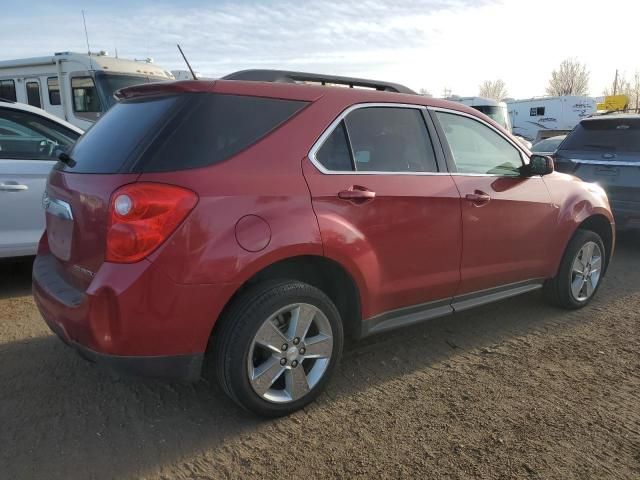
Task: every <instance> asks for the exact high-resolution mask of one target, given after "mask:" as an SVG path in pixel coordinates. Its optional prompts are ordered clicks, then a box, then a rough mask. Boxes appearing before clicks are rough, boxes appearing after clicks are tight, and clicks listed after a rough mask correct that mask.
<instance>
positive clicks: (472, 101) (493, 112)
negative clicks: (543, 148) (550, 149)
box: [446, 95, 531, 149]
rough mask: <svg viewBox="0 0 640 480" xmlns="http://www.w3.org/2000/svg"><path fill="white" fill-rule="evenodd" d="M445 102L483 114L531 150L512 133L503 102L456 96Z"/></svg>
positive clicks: (528, 144)
mask: <svg viewBox="0 0 640 480" xmlns="http://www.w3.org/2000/svg"><path fill="white" fill-rule="evenodd" d="M446 100H450V101H452V102H458V103H462V104H464V105H467V106H469V107H471V108H474V109H476V110H478V111H480V112H482V113H484V114H485V115H486V116H487V117H489V118H491V119H492V120H493V121H494V122H496V123H497V124H499V125H501V126H502V127H504V129H505V130H507V131H508V132H510V133H513V135H514V136H515V137H516V139H517V140H518V141H519V142H520V143H521V144H522V145H524V146H525V147H526V148H528V149H531V142H530V141H528V140H527V139H525V138H523V137H522V136H520V135H518V134H516V133H515V132H514V131H513V126H512V125H511V120H510V118H509V113H508V110H507V104H506V103H505V102H499V101H497V100H493V99H492V98H485V97H459V96H457V95H454V96H452V97H447V98H446Z"/></svg>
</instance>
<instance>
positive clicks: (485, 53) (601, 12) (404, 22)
mask: <svg viewBox="0 0 640 480" xmlns="http://www.w3.org/2000/svg"><path fill="white" fill-rule="evenodd" d="M14 5H16V4H13V5H12V8H11V9H9V10H7V9H4V11H3V13H2V16H1V17H0V45H2V49H0V60H8V59H15V58H25V57H31V56H44V55H50V54H52V53H53V52H56V51H78V52H85V51H86V50H87V46H86V41H85V36H84V29H83V26H82V14H81V10H84V11H85V14H86V19H87V28H88V32H89V41H90V46H91V50H92V51H99V50H107V51H108V52H109V53H110V54H113V53H114V52H115V49H116V48H117V51H118V55H119V56H120V57H124V58H138V59H140V58H147V57H151V58H153V59H154V61H155V63H157V64H158V65H160V66H162V67H163V68H165V69H167V70H174V69H185V68H186V67H185V65H184V63H183V61H182V58H181V57H180V54H179V52H178V50H177V48H176V46H175V45H176V43H180V45H181V46H182V48H183V50H184V51H185V54H186V55H187V58H188V59H189V61H190V62H191V64H192V66H193V67H194V69H195V70H196V71H198V72H200V73H202V74H203V75H205V76H211V77H219V76H223V75H226V74H228V73H231V72H233V71H236V70H242V69H247V68H276V69H285V70H300V71H307V72H315V73H327V74H337V75H348V76H357V77H365V78H374V79H381V80H387V81H393V82H397V83H402V84H405V85H407V86H409V87H410V88H413V89H414V90H419V89H421V88H425V89H427V90H428V91H429V92H430V93H432V94H433V95H434V96H442V95H443V92H444V90H445V88H446V89H448V90H450V91H451V93H452V94H457V95H477V94H478V88H479V85H480V83H481V82H483V81H484V80H494V79H498V78H500V79H502V80H504V81H505V82H506V85H507V90H508V93H509V96H510V97H513V98H527V97H532V96H539V95H544V93H545V87H546V85H547V82H548V79H549V77H550V75H551V72H552V70H553V69H554V68H557V66H558V65H559V64H560V62H561V61H562V60H563V59H565V58H576V59H578V60H579V61H581V62H583V63H585V64H586V65H587V68H588V70H589V71H590V92H589V93H590V94H591V95H593V96H598V95H601V94H602V91H603V90H604V88H605V87H607V86H610V85H611V84H612V83H613V78H614V75H615V70H616V69H619V70H620V72H621V73H623V74H626V75H627V77H631V76H632V75H633V73H634V72H635V71H636V70H640V55H638V52H637V47H638V44H639V43H640V42H639V41H638V40H637V32H636V31H637V25H636V26H634V25H633V23H634V22H635V23H636V24H637V22H638V19H639V18H640V1H638V0H608V1H606V2H604V1H602V0H599V1H593V0H535V1H530V0H393V1H375V0H362V1H357V2H350V1H348V0H322V1H319V0H315V1H307V0H262V1H259V0H236V1H235V2H232V1H202V0H187V1H169V0H144V1H133V0H130V1H126V0H112V1H107V2H105V1H101V2H98V1H80V0H57V1H56V2H50V1H43V0H30V1H29V2H18V3H17V6H14Z"/></svg>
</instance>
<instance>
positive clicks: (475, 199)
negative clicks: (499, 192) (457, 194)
mask: <svg viewBox="0 0 640 480" xmlns="http://www.w3.org/2000/svg"><path fill="white" fill-rule="evenodd" d="M464 198H465V200H468V201H470V202H471V203H473V204H474V205H475V206H476V207H480V206H482V205H486V204H487V203H489V202H490V201H491V196H489V195H488V194H486V193H484V192H483V191H481V190H476V191H475V192H473V193H467V194H466V195H465V197H464Z"/></svg>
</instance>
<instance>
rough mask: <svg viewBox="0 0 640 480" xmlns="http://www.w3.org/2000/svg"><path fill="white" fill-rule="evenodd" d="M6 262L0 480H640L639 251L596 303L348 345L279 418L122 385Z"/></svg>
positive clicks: (536, 297)
mask: <svg viewBox="0 0 640 480" xmlns="http://www.w3.org/2000/svg"><path fill="white" fill-rule="evenodd" d="M29 269H30V265H29V263H28V262H22V263H19V264H14V265H8V264H0V478H7V479H9V478H11V479H14V478H16V479H18V478H19V479H23V478H46V479H57V478H61V479H62V478H64V479H75V478H78V479H90V478H97V479H98V478H99V479H102V478H117V479H123V478H149V479H151V478H154V479H155V478H159V479H174V478H178V479H204V478H275V477H280V478H292V479H293V478H295V479H297V480H299V479H307V478H451V479H454V478H491V479H497V478H532V479H538V478H540V479H542V478H544V479H548V478H555V479H557V478H576V479H587V478H590V479H591V478H593V479H595V478H599V479H600V478H615V479H625V478H628V479H638V478H640V237H632V236H625V237H623V238H622V239H621V240H620V242H619V245H618V251H617V254H616V257H615V260H614V262H613V264H612V266H611V269H610V271H609V274H608V275H607V277H606V278H605V279H604V284H603V285H602V288H601V290H600V292H599V295H598V297H597V298H596V300H595V301H594V302H593V303H592V304H591V305H590V306H589V307H587V308H586V309H584V310H582V311H578V312H565V311H562V310H557V309H554V308H551V307H549V306H547V305H545V304H544V303H543V302H542V301H541V300H542V298H541V294H540V293H539V292H535V293H532V294H528V295H526V296H523V297H520V298H515V299H511V300H507V301H504V302H501V303H497V304H494V305H490V306H486V307H483V308H481V309H479V310H475V311H469V312H465V313H463V314H459V315H457V316H454V317H449V318H445V319H441V320H436V321H432V322H430V323H427V324H423V325H419V326H415V327H412V328H408V329H404V330H400V331H397V332H393V333H391V334H388V335H386V336H380V337H376V338H371V339H368V340H365V341H363V342H361V343H358V344H355V345H351V346H348V347H347V351H346V352H345V357H344V360H343V362H342V365H341V367H340V368H339V370H338V373H337V376H336V378H335V379H334V381H333V382H332V383H331V385H330V387H329V389H328V391H327V392H326V393H325V394H323V395H322V396H321V397H320V399H319V400H318V401H317V402H316V403H315V404H313V405H312V406H310V407H308V408H307V409H306V410H304V411H301V412H298V413H296V414H294V415H292V416H290V417H288V418H283V419H279V420H269V421H265V420H261V419H257V418H255V417H253V416H251V415H249V414H247V413H245V412H243V411H240V410H239V409H238V408H236V407H235V406H234V405H233V404H232V403H231V402H230V401H228V400H227V399H226V398H225V397H224V395H223V394H222V392H221V391H220V390H219V389H218V388H217V386H215V385H214V386H211V385H207V384H205V383H200V384H197V385H194V386H186V385H174V384H163V383H153V382H152V383H150V382H141V381H138V380H114V379H112V378H110V377H108V376H106V375H104V374H102V373H101V372H100V371H97V370H96V369H95V368H94V367H93V366H92V365H90V364H88V363H86V362H84V361H83V360H81V359H80V358H79V357H77V356H76V354H75V353H74V352H72V351H71V350H70V349H69V348H67V347H66V346H64V345H63V344H62V343H61V342H60V341H59V340H57V339H56V338H54V337H53V336H52V334H50V333H49V331H48V329H47V328H46V327H45V325H44V323H43V322H42V320H41V319H40V317H39V315H38V313H37V311H36V308H35V307H34V304H33V302H32V300H31V297H30V294H29V284H30V279H29V274H30V270H29Z"/></svg>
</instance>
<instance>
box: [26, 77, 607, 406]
mask: <svg viewBox="0 0 640 480" xmlns="http://www.w3.org/2000/svg"><path fill="white" fill-rule="evenodd" d="M232 78H234V79H232V80H219V81H187V82H175V83H163V84H149V85H144V86H137V87H132V88H127V89H124V90H122V91H120V93H119V94H118V95H119V102H118V103H117V104H116V105H115V106H114V107H113V108H112V109H111V110H109V112H108V113H106V115H104V117H103V118H102V119H101V120H100V121H99V122H98V123H97V124H96V125H95V126H94V127H93V128H92V129H90V130H89V131H88V132H87V133H85V134H84V135H83V136H82V137H81V139H80V140H79V141H78V142H77V144H76V145H75V146H74V147H73V149H72V150H71V151H70V152H68V154H66V155H65V154H63V155H62V159H61V161H60V162H59V163H58V164H57V165H56V167H55V168H54V170H53V171H52V172H51V174H50V176H49V180H48V185H47V191H46V194H45V198H44V201H43V203H44V207H45V209H46V217H47V230H46V232H45V235H44V236H43V237H42V240H41V242H40V246H39V252H38V256H37V258H36V260H35V264H34V271H33V291H34V297H35V301H36V303H37V305H38V308H39V309H40V312H41V313H42V315H43V316H44V318H45V320H46V322H47V323H48V325H49V326H50V328H51V329H52V330H53V331H54V332H55V333H56V334H57V335H58V336H59V337H60V338H61V339H62V340H63V341H65V342H66V343H67V344H69V345H71V346H72V347H74V348H75V349H76V350H77V351H78V352H79V353H80V354H81V355H82V356H83V357H85V358H87V359H89V360H91V361H93V362H96V363H99V364H103V365H105V366H106V367H107V368H109V369H112V370H114V371H118V372H131V373H137V374H144V375H149V376H154V377H164V378H168V379H174V380H175V379H177V380H197V379H199V378H200V376H201V374H202V375H211V376H217V378H218V380H219V381H220V383H221V385H222V387H223V388H224V389H225V391H226V392H227V393H228V394H229V395H230V397H231V398H232V399H233V400H235V401H236V402H237V403H239V404H240V405H241V406H243V407H245V408H247V409H249V410H252V411H254V412H257V413H259V414H262V415H269V416H276V415H282V414H286V413H288V412H291V411H293V410H296V409H298V408H301V407H302V406H303V405H305V404H307V403H308V402H310V401H311V400H312V399H313V398H314V397H316V396H317V395H318V393H319V392H320V391H321V390H322V389H323V387H324V386H325V384H326V383H327V381H328V380H329V378H330V377H331V375H332V373H333V372H334V370H335V368H336V365H337V363H338V360H339V358H340V355H341V351H342V346H343V338H344V336H346V335H350V336H351V337H354V338H361V337H364V336H366V335H371V334H377V333H380V332H385V331H387V330H391V329H393V328H396V327H400V326H404V325H410V324H413V323H416V322H420V321H423V320H427V319H430V318H434V317H438V316H442V315H447V314H451V313H454V312H457V311H461V310H465V309H468V308H471V307H474V306H477V305H482V304H485V303H488V302H492V301H495V300H499V299H503V298H506V297H510V296H513V295H517V294H520V293H524V292H528V291H531V290H534V289H538V288H542V287H544V289H545V292H546V294H547V296H548V297H549V299H551V300H552V301H553V302H554V303H555V304H557V305H560V306H562V307H566V308H580V307H582V306H584V305H585V304H586V303H588V302H589V301H590V300H591V298H592V297H593V295H594V293H595V291H596V290H597V288H598V286H599V284H600V280H601V278H602V276H603V275H604V273H605V271H606V268H607V264H608V263H609V261H610V259H611V255H612V252H613V248H614V235H615V231H614V226H613V217H612V215H611V212H610V209H609V204H608V201H607V198H606V195H605V193H604V191H603V190H602V189H601V188H600V187H598V186H597V185H595V184H589V183H584V182H582V181H580V180H579V179H577V178H575V177H572V176H569V175H565V174H561V173H557V172H555V173H554V172H553V162H552V160H551V159H550V158H548V157H536V156H531V157H530V154H529V153H528V152H527V151H526V150H524V149H523V147H522V146H521V145H520V144H519V143H518V142H517V141H516V140H514V138H513V137H511V136H510V135H509V134H508V133H507V132H506V131H504V130H503V129H502V128H501V127H500V126H499V125H497V124H496V123H495V122H493V121H491V120H490V119H489V118H488V117H486V116H484V115H483V114H482V113H480V112H478V111H476V110H473V109H471V108H468V107H465V106H464V105H461V104H458V103H450V102H446V101H442V100H435V99H430V98H425V97H422V96H419V95H415V94H411V91H410V90H408V89H406V88H405V87H402V86H400V85H394V84H387V83H383V82H373V81H364V80H358V79H348V78H347V79H345V78H341V77H322V76H314V75H307V74H296V73H293V72H269V71H267V72H265V71H262V72H261V71H250V72H241V73H239V74H236V75H233V76H232ZM238 78H239V79H238ZM256 80H259V81H256ZM260 80H262V81H260ZM265 80H269V81H265ZM300 80H303V81H306V82H309V81H313V82H315V83H324V84H326V83H331V84H347V85H349V86H352V87H353V86H359V87H370V88H344V87H339V86H332V87H329V86H322V85H310V84H301V83H300ZM205 359H211V360H212V361H211V367H212V368H203V365H205V362H204V360H205ZM206 365H209V362H206Z"/></svg>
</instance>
